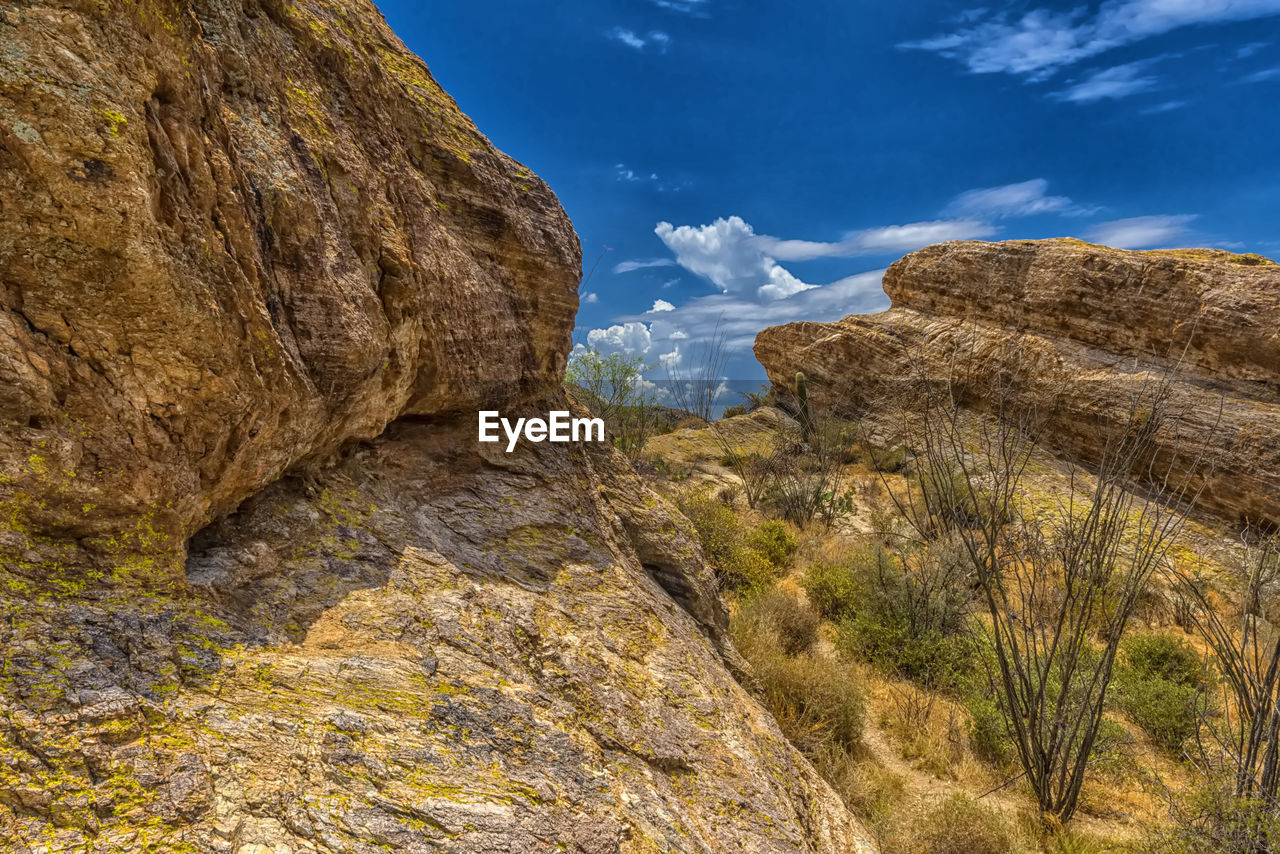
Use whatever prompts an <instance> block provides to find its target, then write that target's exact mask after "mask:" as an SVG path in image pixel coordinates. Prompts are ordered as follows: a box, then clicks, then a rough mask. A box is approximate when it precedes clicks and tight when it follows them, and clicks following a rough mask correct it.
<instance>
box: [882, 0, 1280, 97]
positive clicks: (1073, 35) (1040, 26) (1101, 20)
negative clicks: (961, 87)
mask: <svg viewBox="0 0 1280 854" xmlns="http://www.w3.org/2000/svg"><path fill="white" fill-rule="evenodd" d="M1272 15H1280V0H1105V2H1103V3H1102V5H1101V6H1100V7H1099V8H1098V11H1097V12H1096V13H1094V14H1092V15H1090V14H1089V13H1088V11H1087V10H1086V8H1085V7H1077V8H1075V9H1073V10H1071V11H1068V12H1054V11H1051V10H1049V9H1032V10H1031V11H1029V12H1026V13H1025V14H1023V15H1022V16H1021V17H1016V16H1011V15H1009V14H1008V13H1007V12H996V13H989V12H985V11H983V10H975V14H973V15H971V16H969V19H968V22H967V25H966V26H962V27H961V28H960V29H958V30H956V31H955V32H952V33H945V34H942V35H938V36H934V37H932V38H928V39H923V40H920V41H914V42H906V43H904V44H902V45H900V47H903V48H908V49H914V50H927V51H932V52H935V53H939V54H941V55H943V56H946V57H949V58H951V59H956V60H958V61H960V62H962V63H964V64H965V66H966V67H967V68H968V69H969V71H971V72H973V73H975V74H992V73H1006V74H1020V75H1026V76H1028V77H1029V78H1031V79H1033V80H1043V79H1045V78H1047V77H1049V76H1051V75H1052V74H1053V73H1054V72H1055V71H1057V70H1058V69H1060V68H1062V67H1064V66H1067V65H1071V64H1072V63H1075V62H1079V61H1080V60H1082V59H1087V58H1089V57H1091V56H1097V55H1098V54H1100V53H1103V52H1105V51H1108V50H1111V49H1112V48H1116V47H1120V46H1121V45H1126V44H1132V43H1134V42H1137V41H1141V40H1143V39H1146V38H1150V37H1152V36H1157V35H1160V34H1162V33H1167V32H1169V31H1171V30H1175V29H1178V28H1181V27H1187V26H1193V25H1198V24H1213V23H1220V22H1228V21H1246V20H1252V19H1255V18H1265V17H1269V16H1272Z"/></svg>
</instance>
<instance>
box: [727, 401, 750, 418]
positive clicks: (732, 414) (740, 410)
mask: <svg viewBox="0 0 1280 854" xmlns="http://www.w3.org/2000/svg"><path fill="white" fill-rule="evenodd" d="M750 411H751V410H750V409H748V408H747V407H746V405H745V404H738V405H737V406H729V407H726V408H725V410H724V415H722V416H720V417H721V418H736V417H737V416H739V415H746V414H747V413H748V412H750Z"/></svg>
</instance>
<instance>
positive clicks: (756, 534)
mask: <svg viewBox="0 0 1280 854" xmlns="http://www.w3.org/2000/svg"><path fill="white" fill-rule="evenodd" d="M747 546H748V547H749V548H753V549H755V550H756V551H758V552H759V553H760V554H762V555H764V556H765V558H766V559H767V560H768V561H769V562H770V563H772V564H773V565H774V566H780V567H788V566H791V563H792V561H793V560H795V555H796V549H797V548H799V546H800V544H799V542H798V541H797V540H796V535H795V534H793V533H791V529H790V528H788V527H787V525H786V523H785V522H781V521H779V520H777V519H771V520H769V521H767V522H761V523H760V524H759V525H757V526H756V527H755V529H754V530H753V531H752V532H751V534H750V536H748V537H747Z"/></svg>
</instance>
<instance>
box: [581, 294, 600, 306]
mask: <svg viewBox="0 0 1280 854" xmlns="http://www.w3.org/2000/svg"><path fill="white" fill-rule="evenodd" d="M582 301H583V302H585V303H588V304H593V303H597V302H600V295H599V294H595V293H590V294H587V295H586V296H584V297H583V298H582Z"/></svg>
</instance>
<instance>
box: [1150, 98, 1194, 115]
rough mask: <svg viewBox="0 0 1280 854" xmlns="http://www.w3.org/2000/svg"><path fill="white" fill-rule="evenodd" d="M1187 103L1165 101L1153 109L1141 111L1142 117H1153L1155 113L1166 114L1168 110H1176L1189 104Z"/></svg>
mask: <svg viewBox="0 0 1280 854" xmlns="http://www.w3.org/2000/svg"><path fill="white" fill-rule="evenodd" d="M1189 103H1190V102H1189V101H1165V102H1164V103H1162V104H1156V105H1155V106H1154V107H1147V108H1146V109H1145V110H1143V111H1142V115H1144V116H1153V115H1156V114H1157V113H1167V112H1169V111H1170V110H1177V109H1179V108H1181V107H1185V106H1186V105H1187V104H1189Z"/></svg>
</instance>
